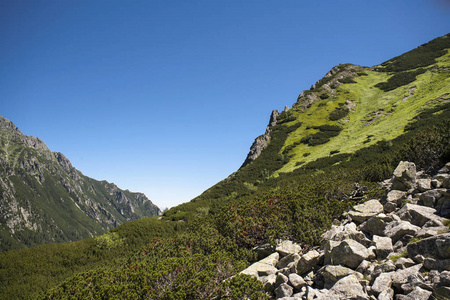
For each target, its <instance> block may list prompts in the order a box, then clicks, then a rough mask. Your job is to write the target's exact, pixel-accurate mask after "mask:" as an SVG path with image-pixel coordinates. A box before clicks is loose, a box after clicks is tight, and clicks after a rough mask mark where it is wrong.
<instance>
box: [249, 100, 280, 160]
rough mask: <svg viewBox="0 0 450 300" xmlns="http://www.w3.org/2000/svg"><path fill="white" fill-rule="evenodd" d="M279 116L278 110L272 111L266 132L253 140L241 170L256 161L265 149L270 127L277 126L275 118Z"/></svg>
mask: <svg viewBox="0 0 450 300" xmlns="http://www.w3.org/2000/svg"><path fill="white" fill-rule="evenodd" d="M279 115H280V113H279V112H278V110H276V109H275V110H273V111H272V113H271V114H270V119H269V124H268V125H267V127H266V132H265V133H264V134H262V135H260V136H258V137H257V138H256V139H255V141H254V142H253V144H252V146H251V147H250V151H249V152H248V154H247V158H246V159H245V161H244V163H243V164H242V166H241V168H242V167H244V166H246V165H248V164H249V163H251V162H252V161H254V160H255V159H257V158H258V156H259V155H261V152H262V151H263V150H264V149H265V148H266V147H267V145H268V144H269V141H270V132H271V131H272V127H274V126H275V125H276V124H277V117H278V116H279Z"/></svg>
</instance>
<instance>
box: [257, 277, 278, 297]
mask: <svg viewBox="0 0 450 300" xmlns="http://www.w3.org/2000/svg"><path fill="white" fill-rule="evenodd" d="M276 279H277V275H275V274H270V275H268V276H264V277H261V278H259V280H260V281H261V283H262V284H263V286H264V290H265V291H266V292H269V293H270V292H273V290H274V289H275V280H276Z"/></svg>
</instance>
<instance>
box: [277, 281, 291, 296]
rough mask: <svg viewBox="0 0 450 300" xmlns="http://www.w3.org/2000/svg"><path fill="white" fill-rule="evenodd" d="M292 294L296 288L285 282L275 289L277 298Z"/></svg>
mask: <svg viewBox="0 0 450 300" xmlns="http://www.w3.org/2000/svg"><path fill="white" fill-rule="evenodd" d="M292 294H294V289H293V288H292V287H291V286H290V285H289V284H287V283H283V284H281V285H280V286H279V287H277V288H276V289H275V296H276V297H277V299H278V298H284V297H290V296H292Z"/></svg>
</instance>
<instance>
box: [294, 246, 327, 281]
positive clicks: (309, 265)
mask: <svg viewBox="0 0 450 300" xmlns="http://www.w3.org/2000/svg"><path fill="white" fill-rule="evenodd" d="M320 258H321V255H320V253H319V252H318V251H316V250H311V251H309V252H308V253H306V254H304V255H302V256H301V257H300V260H299V261H298V264H297V273H298V274H300V275H303V274H305V273H308V272H310V271H311V270H312V269H314V268H315V267H317V265H318V263H319V260H320Z"/></svg>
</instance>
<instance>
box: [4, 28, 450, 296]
mask: <svg viewBox="0 0 450 300" xmlns="http://www.w3.org/2000/svg"><path fill="white" fill-rule="evenodd" d="M449 40H450V37H448V36H446V37H442V38H440V39H437V40H435V41H432V42H430V43H429V44H428V45H424V46H423V47H421V48H418V49H419V50H417V49H416V50H413V51H410V52H408V53H407V54H405V55H406V58H405V57H404V56H400V57H397V58H395V59H393V60H391V61H389V62H387V63H384V64H382V65H380V66H376V67H374V68H365V67H359V66H353V65H341V66H339V67H338V68H336V69H334V71H333V73H330V75H329V76H328V77H325V78H324V79H322V80H320V81H319V82H318V83H317V84H316V85H315V86H314V88H313V89H312V90H311V91H308V92H305V93H303V94H302V95H303V96H302V97H299V100H298V103H297V104H296V105H295V106H294V107H293V108H291V109H290V110H289V111H287V112H285V113H282V114H281V115H280V117H279V118H278V124H277V125H275V126H274V127H273V128H272V133H271V139H270V143H269V144H268V146H267V147H266V148H265V150H264V151H263V152H262V153H261V155H260V156H259V157H258V158H257V159H256V160H255V161H253V162H251V163H249V164H248V165H246V166H244V167H242V168H241V169H240V170H238V171H237V172H235V173H234V174H232V175H230V176H229V177H228V178H226V179H224V180H223V181H221V182H219V183H218V184H216V185H215V186H213V187H212V188H210V189H208V190H207V191H205V192H204V193H203V194H202V195H201V196H199V197H197V198H195V199H193V200H192V201H191V202H188V203H184V204H182V205H179V206H177V207H174V208H172V209H170V210H169V211H167V212H165V214H164V215H163V216H162V217H160V218H152V219H144V220H139V221H134V222H130V223H127V224H125V225H122V226H119V227H118V228H116V229H114V230H113V231H111V233H108V234H107V235H104V236H102V237H99V238H96V239H88V240H84V241H80V242H77V243H68V244H57V245H46V246H41V247H37V248H31V249H23V250H15V251H9V252H6V253H0V281H1V282H7V284H6V285H2V286H0V295H2V297H4V298H5V299H14V298H16V297H21V298H23V297H27V296H30V295H35V296H36V298H38V299H44V298H45V299H68V298H71V297H72V298H74V299H75V298H76V299H86V298H115V297H116V298H120V299H144V298H146V299H211V298H216V299H219V298H221V297H225V296H226V297H228V298H229V299H243V298H245V297H248V298H251V299H264V298H265V296H264V295H262V293H261V289H262V287H261V285H260V284H259V283H258V282H257V281H256V280H254V279H251V278H248V277H245V276H236V277H234V278H233V280H232V281H231V282H228V281H223V279H225V278H227V277H229V276H230V275H232V274H235V273H236V272H237V271H238V270H240V269H242V268H244V267H245V266H246V265H248V263H249V262H251V261H252V260H254V259H255V256H254V254H252V252H251V251H250V249H251V248H252V247H254V246H256V245H260V244H263V243H266V242H274V240H275V239H277V238H290V239H293V240H296V241H298V242H299V243H301V244H302V245H303V248H304V249H308V248H309V247H311V246H313V245H316V244H318V243H319V241H320V235H321V233H322V232H323V231H325V230H326V229H327V228H328V227H329V226H330V224H331V222H332V220H333V218H334V217H336V216H338V215H339V214H341V213H342V211H343V210H345V209H346V208H348V207H350V206H351V205H353V204H355V203H357V202H361V201H364V200H366V199H370V198H372V197H378V196H381V195H383V192H382V191H380V190H379V188H378V184H377V181H379V180H382V179H385V178H387V177H389V176H390V175H391V174H392V171H393V170H394V168H395V166H396V165H397V164H398V162H399V161H400V160H410V161H414V162H416V163H417V165H418V167H419V168H421V167H428V166H430V167H431V168H430V172H432V171H433V168H438V167H440V166H441V165H442V164H443V163H445V162H447V161H449V160H450V121H449V120H450V101H448V98H449V93H450V90H449V88H450V82H449V78H450V61H449V59H450V57H449V54H448V51H447V50H444V49H447V48H450V44H449ZM418 68H423V69H425V72H422V71H421V72H418V73H420V74H418V73H417V74H416V73H414V74H413V76H412V75H411V74H409V75H406V76H404V75H400V76H396V75H397V74H400V73H402V72H414V71H415V70H417V69H418ZM390 78H394V79H395V80H390ZM411 78H412V79H413V81H411ZM381 83H385V84H381ZM392 87H395V88H392ZM412 87H415V89H412ZM410 91H411V92H410ZM311 95H313V96H314V95H316V96H314V97H313V96H311ZM406 96H408V97H407V98H406V99H405V97H406ZM310 99H315V101H313V102H311V101H309V100H310ZM347 100H348V101H347ZM368 123H370V124H368ZM366 124H367V125H366ZM325 125H326V126H325ZM337 151H338V152H337ZM71 248H74V249H75V250H74V251H72V250H71ZM76 249H78V250H76ZM48 253H51V256H50V255H48ZM36 260H38V261H39V263H37V264H36V263H35V261H36ZM16 293H20V294H16ZM17 295H19V296H17Z"/></svg>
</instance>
